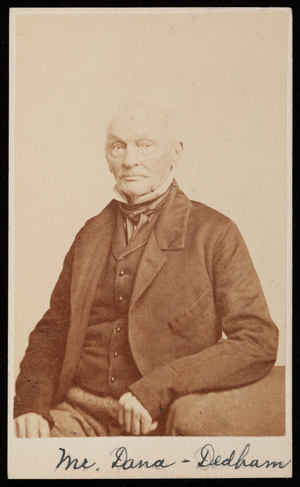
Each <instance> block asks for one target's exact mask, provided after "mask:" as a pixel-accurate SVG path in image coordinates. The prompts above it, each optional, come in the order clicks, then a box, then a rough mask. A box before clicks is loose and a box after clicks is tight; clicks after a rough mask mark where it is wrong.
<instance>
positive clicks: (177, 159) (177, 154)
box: [173, 142, 183, 167]
mask: <svg viewBox="0 0 300 487" xmlns="http://www.w3.org/2000/svg"><path fill="white" fill-rule="evenodd" d="M182 153H183V143H182V142H179V143H178V144H177V146H176V147H175V148H174V157H173V167H175V166H177V164H179V163H180V161H181V157H182Z"/></svg>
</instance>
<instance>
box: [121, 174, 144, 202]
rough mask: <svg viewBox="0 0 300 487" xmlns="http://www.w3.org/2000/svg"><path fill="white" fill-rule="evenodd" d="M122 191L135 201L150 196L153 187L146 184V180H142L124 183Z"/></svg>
mask: <svg viewBox="0 0 300 487" xmlns="http://www.w3.org/2000/svg"><path fill="white" fill-rule="evenodd" d="M120 189H121V190H122V191H123V193H125V194H126V196H127V197H128V198H129V199H130V201H134V200H135V199H136V198H138V197H139V196H143V195H145V194H148V193H150V191H151V187H149V185H148V184H146V181H145V180H144V181H143V180H141V179H139V180H127V181H126V182H124V181H122V184H121V185H120Z"/></svg>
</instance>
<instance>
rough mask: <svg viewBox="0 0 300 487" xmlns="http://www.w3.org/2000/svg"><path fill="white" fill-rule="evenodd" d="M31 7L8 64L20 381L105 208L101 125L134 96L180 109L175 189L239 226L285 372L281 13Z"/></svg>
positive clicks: (284, 24)
mask: <svg viewBox="0 0 300 487" xmlns="http://www.w3.org/2000/svg"><path fill="white" fill-rule="evenodd" d="M29 10H31V12H30V14H29V12H28V11H26V9H25V10H24V11H23V13H22V12H21V13H20V14H19V15H18V16H17V24H16V33H15V42H16V51H15V57H14V56H13V57H12V60H13V61H12V64H11V70H12V72H13V74H14V76H13V81H12V84H11V90H12V92H11V94H12V100H13V107H12V108H11V110H12V111H11V116H12V120H13V122H14V123H13V125H14V127H12V129H11V130H12V135H13V137H14V143H13V150H12V153H13V156H12V158H11V167H12V172H11V178H12V179H13V186H14V188H15V195H14V198H13V200H12V203H11V209H12V220H11V242H12V246H13V256H14V258H12V262H13V265H12V267H11V282H13V288H14V291H13V294H12V298H11V303H13V310H11V318H12V320H13V323H14V325H15V327H14V330H15V356H14V364H15V371H16V373H17V372H18V366H19V362H20V360H21V359H22V357H23V355H24V352H25V348H26V346H27V341H28V334H29V333H30V331H31V330H32V329H33V328H34V326H35V324H36V323H37V321H38V320H39V319H40V318H41V317H42V315H43V314H44V312H45V311H46V310H47V308H48V305H49V298H50V294H51V291H52V289H53V287H54V285H55V282H56V280H57V278H58V275H59V273H60V271H61V268H62V262H63V258H64V256H65V254H66V252H67V251H68V249H69V247H70V245H71V244H72V241H73V239H74V237H75V235H76V233H77V232H78V231H79V229H80V228H81V226H82V225H83V224H84V223H85V221H86V220H87V219H88V218H90V217H92V216H94V215H96V214H98V213H99V212H100V211H101V210H102V209H103V207H104V206H105V205H106V204H107V203H108V202H109V201H110V199H111V188H112V186H113V184H114V181H113V178H112V176H111V174H110V173H109V171H108V168H107V162H106V160H105V157H104V152H103V144H104V136H105V130H106V124H107V120H108V118H109V116H110V114H111V112H112V111H113V110H114V109H115V107H116V106H117V105H118V104H124V103H127V102H130V101H135V100H145V101H151V100H153V101H155V102H156V103H160V102H161V103H167V104H168V105H170V106H172V107H174V108H175V109H176V111H177V113H178V116H179V120H180V125H181V129H182V135H183V143H184V160H183V161H182V163H181V165H180V166H179V167H178V168H177V171H176V177H177V181H178V183H179V186H180V188H181V189H182V190H184V191H185V193H186V194H187V195H188V196H189V197H190V198H191V199H195V200H198V201H201V202H203V203H205V204H207V205H209V206H211V207H213V208H215V209H217V210H219V211H220V212H222V213H224V214H225V215H227V216H228V217H229V218H231V219H232V220H233V221H234V222H235V223H236V224H237V225H238V227H239V229H240V231H241V233H242V235H243V237H244V239H245V241H246V243H247V246H248V249H249V251H250V254H251V257H252V259H253V262H254V265H255V267H256V270H257V272H258V275H259V277H260V280H261V283H262V286H263V289H264V292H265V295H266V298H267V302H268V305H269V309H270V312H271V315H272V318H273V320H274V321H275V322H276V324H277V326H278V328H279V330H280V347H279V352H278V361H277V363H278V364H280V365H283V364H284V363H285V329H286V219H287V208H286V198H287V194H286V171H287V162H288V161H287V41H288V20H289V16H288V11H287V10H285V11H282V10H276V9H272V10H269V9H266V10H260V9H255V10H249V11H247V10H231V9H228V10H225V11H222V10H220V9H213V10H207V9H198V10H197V11H194V12H190V13H179V12H177V13H171V11H167V13H165V12H166V9H164V10H163V11H160V12H159V13H158V11H157V10H155V11H153V13H147V14H142V13H135V12H133V11H130V12H129V13H128V12H126V11H124V12H122V11H119V10H116V11H114V13H110V14H107V13H106V12H105V9H103V10H102V9H91V11H90V12H88V13H86V10H85V14H80V13H79V12H77V14H76V15H73V14H66V13H64V14H63V15H62V14H61V15H59V13H58V10H59V9H53V11H52V13H51V14H49V13H48V14H44V15H41V14H33V12H32V10H33V9H29ZM77 10H78V11H79V10H80V9H77ZM155 12H156V13H155Z"/></svg>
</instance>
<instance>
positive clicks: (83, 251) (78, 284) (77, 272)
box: [60, 204, 116, 395]
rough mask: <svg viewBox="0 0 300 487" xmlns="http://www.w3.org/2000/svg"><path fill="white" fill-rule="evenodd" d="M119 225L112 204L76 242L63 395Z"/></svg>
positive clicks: (79, 349)
mask: <svg viewBox="0 0 300 487" xmlns="http://www.w3.org/2000/svg"><path fill="white" fill-rule="evenodd" d="M115 223H116V211H115V206H114V204H110V205H108V207H107V208H106V209H105V210H104V212H103V213H102V214H100V215H99V217H96V218H95V219H94V220H93V221H92V222H91V224H90V225H89V226H87V227H84V228H83V230H82V232H80V234H79V235H78V237H77V239H76V240H77V242H76V243H77V245H76V248H75V256H74V263H73V274H72V286H71V325H70V329H69V335H68V341H67V348H66V353H65V357H64V366H63V371H64V374H62V377H61V382H60V394H62V395H63V394H64V393H65V392H66V391H67V390H68V388H69V387H70V381H71V380H72V377H73V374H74V372H75V369H76V367H77V364H78V360H79V357H80V353H81V349H82V345H83V342H84V338H85V330H86V327H87V324H88V320H89V315H90V309H91V306H92V302H93V298H94V294H95V291H96V287H97V283H98V280H99V277H100V275H101V272H102V269H103V267H104V265H105V262H106V259H107V256H108V253H109V252H110V250H111V240H112V236H113V232H114V229H115Z"/></svg>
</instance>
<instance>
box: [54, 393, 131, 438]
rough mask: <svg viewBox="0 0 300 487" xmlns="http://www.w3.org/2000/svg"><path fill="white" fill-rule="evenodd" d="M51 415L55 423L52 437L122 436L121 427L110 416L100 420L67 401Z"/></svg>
mask: <svg viewBox="0 0 300 487" xmlns="http://www.w3.org/2000/svg"><path fill="white" fill-rule="evenodd" d="M50 415H51V417H52V419H53V421H54V426H53V427H52V429H51V433H50V435H51V437H73V438H78V437H88V436H120V435H122V431H121V428H120V426H119V425H118V423H117V422H116V421H115V420H114V419H112V418H111V417H109V415H103V416H102V417H101V418H100V419H98V418H95V417H94V416H93V415H91V414H89V413H88V412H87V411H85V410H84V409H81V408H79V407H73V406H72V405H71V404H69V403H68V402H66V401H65V402H63V403H61V404H59V405H58V406H57V407H55V409H52V410H51V411H50Z"/></svg>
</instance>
